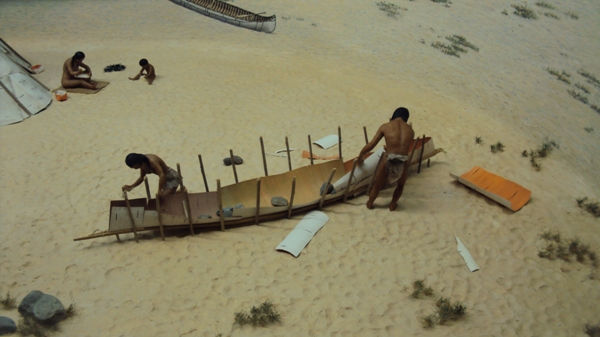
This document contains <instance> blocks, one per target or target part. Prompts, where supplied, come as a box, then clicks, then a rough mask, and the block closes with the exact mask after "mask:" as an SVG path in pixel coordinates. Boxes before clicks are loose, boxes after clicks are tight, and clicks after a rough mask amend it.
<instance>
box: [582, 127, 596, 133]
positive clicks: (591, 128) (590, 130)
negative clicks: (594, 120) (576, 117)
mask: <svg viewBox="0 0 600 337" xmlns="http://www.w3.org/2000/svg"><path fill="white" fill-rule="evenodd" d="M583 129H584V130H585V131H587V132H594V128H593V127H591V126H590V127H589V128H583Z"/></svg>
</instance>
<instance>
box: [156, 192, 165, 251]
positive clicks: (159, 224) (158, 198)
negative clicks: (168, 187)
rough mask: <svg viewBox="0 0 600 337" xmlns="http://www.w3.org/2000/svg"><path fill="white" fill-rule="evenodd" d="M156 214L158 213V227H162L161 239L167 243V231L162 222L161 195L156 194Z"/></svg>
mask: <svg viewBox="0 0 600 337" xmlns="http://www.w3.org/2000/svg"><path fill="white" fill-rule="evenodd" d="M156 212H157V213H158V227H160V237H161V238H162V240H163V241H165V230H164V229H163V222H162V213H161V212H162V209H161V208H160V195H159V194H158V193H156Z"/></svg>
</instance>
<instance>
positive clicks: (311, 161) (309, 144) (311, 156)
mask: <svg viewBox="0 0 600 337" xmlns="http://www.w3.org/2000/svg"><path fill="white" fill-rule="evenodd" d="M308 151H309V152H310V164H311V165H312V164H313V155H312V142H311V141H310V135H308Z"/></svg>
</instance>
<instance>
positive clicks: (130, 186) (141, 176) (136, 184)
mask: <svg viewBox="0 0 600 337" xmlns="http://www.w3.org/2000/svg"><path fill="white" fill-rule="evenodd" d="M145 176H146V172H144V170H140V177H139V178H138V179H137V180H136V181H135V182H134V183H133V184H132V185H124V186H123V187H122V188H121V189H122V190H124V191H127V192H129V191H131V190H132V189H134V188H136V187H138V186H139V185H140V184H141V183H142V182H143V181H144V177H145Z"/></svg>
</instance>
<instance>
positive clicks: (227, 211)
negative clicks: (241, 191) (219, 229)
mask: <svg viewBox="0 0 600 337" xmlns="http://www.w3.org/2000/svg"><path fill="white" fill-rule="evenodd" d="M217 216H221V213H220V212H219V211H217ZM223 216H224V217H226V218H230V217H232V216H233V207H229V208H223Z"/></svg>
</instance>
